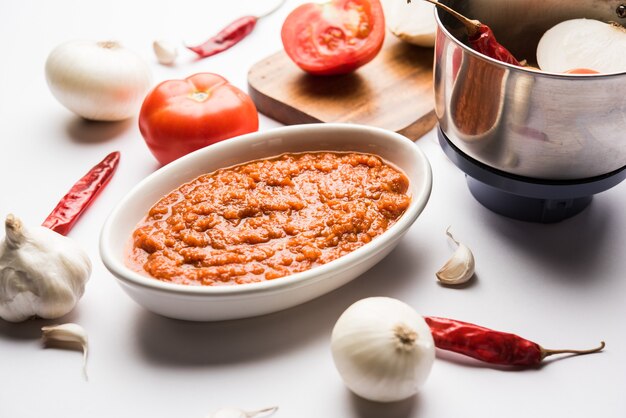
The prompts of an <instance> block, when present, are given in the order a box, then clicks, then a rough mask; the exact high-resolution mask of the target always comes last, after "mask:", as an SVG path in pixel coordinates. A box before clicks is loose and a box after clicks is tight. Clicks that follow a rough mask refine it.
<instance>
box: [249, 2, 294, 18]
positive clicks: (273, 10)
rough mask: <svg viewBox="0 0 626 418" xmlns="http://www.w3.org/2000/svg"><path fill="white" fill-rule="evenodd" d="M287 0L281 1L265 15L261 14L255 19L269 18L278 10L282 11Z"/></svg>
mask: <svg viewBox="0 0 626 418" xmlns="http://www.w3.org/2000/svg"><path fill="white" fill-rule="evenodd" d="M286 1H287V0H279V1H278V3H276V4H275V5H274V6H273V7H272V8H271V9H269V10H268V11H266V12H265V13H261V14H260V15H256V16H255V17H256V18H257V19H261V18H263V17H266V16H269V15H271V14H272V13H274V12H275V11H276V10H278V9H280V8H281V7H283V5H284V4H285V2H286Z"/></svg>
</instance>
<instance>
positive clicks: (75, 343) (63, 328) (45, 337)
mask: <svg viewBox="0 0 626 418" xmlns="http://www.w3.org/2000/svg"><path fill="white" fill-rule="evenodd" d="M41 331H42V332H43V334H42V341H43V344H44V345H45V346H47V347H62V348H71V349H79V350H81V351H82V352H83V376H85V379H87V345H88V344H87V333H86V332H85V330H84V329H83V327H81V326H80V325H78V324H72V323H67V324H62V325H52V326H46V327H42V328H41Z"/></svg>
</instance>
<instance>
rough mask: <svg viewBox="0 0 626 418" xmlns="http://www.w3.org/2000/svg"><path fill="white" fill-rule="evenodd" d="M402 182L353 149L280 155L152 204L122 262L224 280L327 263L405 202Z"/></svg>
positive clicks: (374, 232)
mask: <svg viewBox="0 0 626 418" xmlns="http://www.w3.org/2000/svg"><path fill="white" fill-rule="evenodd" d="M408 185H409V181H408V179H407V177H406V176H405V175H404V174H403V173H402V172H400V171H399V170H397V169H395V168H393V167H392V166H390V165H389V164H386V163H385V162H384V161H383V160H382V159H381V158H379V157H377V156H375V155H370V154H361V153H333V152H319V153H302V154H284V155H281V156H278V157H276V158H272V159H267V160H258V161H252V162H249V163H245V164H241V165H237V166H234V167H230V168H224V169H221V170H218V171H216V172H214V173H210V174H205V175H202V176H200V177H198V178H196V179H195V180H193V181H191V182H189V183H186V184H183V185H182V186H180V187H179V188H178V189H176V190H174V191H172V192H171V193H169V194H168V195H166V196H164V197H163V198H162V199H161V200H159V201H158V202H157V203H156V204H155V205H154V206H153V207H152V208H151V209H150V211H149V213H148V215H147V216H146V218H145V219H144V220H143V221H142V222H141V223H140V224H139V225H138V226H137V228H136V229H135V231H134V232H133V235H132V242H131V250H130V253H129V256H128V260H127V263H128V265H129V266H130V267H131V268H132V269H134V270H135V271H138V272H141V273H144V274H146V273H147V274H148V275H150V276H151V277H154V278H156V279H159V280H163V281H168V282H173V283H181V284H191V285H225V284H228V285H231V284H242V283H252V282H259V281H264V280H271V279H275V278H278V277H283V276H287V275H290V274H292V273H297V272H301V271H304V270H308V269H310V268H312V267H315V266H318V265H321V264H325V263H328V262H329V261H332V260H335V259H337V258H339V257H341V256H342V255H345V254H348V253H349V252H351V251H354V250H355V249H357V248H359V247H361V246H363V245H365V244H367V243H368V242H370V241H371V240H372V239H373V238H375V237H377V236H378V235H380V234H382V233H383V232H384V231H386V230H387V229H388V228H389V227H390V226H391V225H393V224H394V223H395V222H396V221H397V220H398V219H399V218H400V216H402V214H403V213H404V211H405V210H406V209H407V207H408V206H409V204H410V201H411V198H410V196H409V195H408V193H407V190H408Z"/></svg>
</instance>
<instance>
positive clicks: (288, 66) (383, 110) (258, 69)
mask: <svg viewBox="0 0 626 418" xmlns="http://www.w3.org/2000/svg"><path fill="white" fill-rule="evenodd" d="M432 66H433V50H432V49H431V48H420V47H417V46H413V45H409V44H406V43H404V42H400V41H399V40H397V39H396V38H395V37H393V36H391V35H390V36H387V39H386V41H385V44H384V46H383V49H382V50H381V51H380V53H379V54H378V55H377V56H376V58H375V59H374V60H373V61H371V62H369V63H368V64H366V65H364V66H363V67H361V68H359V69H358V70H357V71H355V72H354V73H351V74H346V75H341V76H312V75H309V74H306V73H305V72H304V71H302V70H300V68H298V67H297V66H296V65H295V64H294V63H293V62H292V61H291V60H290V59H289V57H288V56H287V55H286V54H285V52H284V51H280V52H277V53H275V54H274V55H271V56H269V57H267V58H265V59H263V60H261V61H259V62H258V63H256V64H255V65H254V66H252V68H251V69H250V71H249V73H248V88H249V89H248V90H249V93H250V97H252V100H253V101H254V103H255V104H256V106H257V109H258V110H259V112H261V113H263V114H264V115H266V116H269V117H271V118H273V119H275V120H277V121H279V122H282V123H284V124H287V125H292V124H298V123H316V122H348V123H358V124H364V125H371V126H376V127H380V128H385V129H389V130H392V131H395V132H399V133H401V134H403V135H405V136H407V137H408V138H410V139H412V140H416V139H418V138H419V137H421V136H422V135H424V134H425V133H426V132H428V131H430V130H431V129H432V128H433V126H435V123H436V117H435V112H434V110H433V108H434V106H433V102H434V100H433V74H432Z"/></svg>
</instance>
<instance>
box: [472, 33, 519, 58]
mask: <svg viewBox="0 0 626 418" xmlns="http://www.w3.org/2000/svg"><path fill="white" fill-rule="evenodd" d="M467 39H468V41H469V43H470V45H471V46H472V48H474V49H475V50H476V51H478V52H480V53H483V54H485V55H487V56H488V57H491V58H494V59H497V60H498V61H502V62H506V63H508V64H513V65H521V64H520V62H519V61H518V60H517V59H516V58H515V57H514V56H513V54H511V53H510V52H509V51H508V50H507V49H506V48H505V47H503V46H502V45H501V44H499V43H498V41H496V37H495V35H494V34H493V31H492V30H491V28H490V27H489V26H487V25H484V24H482V23H480V24H479V25H478V26H477V27H476V32H475V33H474V34H469V33H468V38H467Z"/></svg>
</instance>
